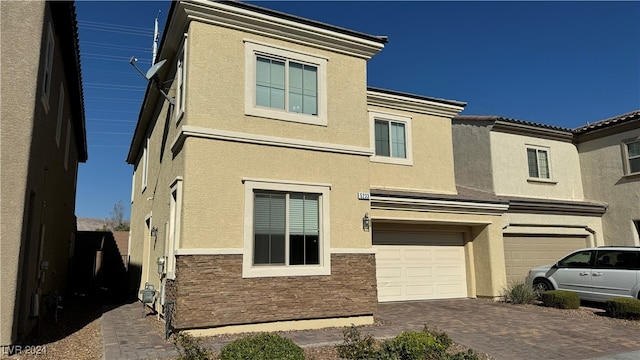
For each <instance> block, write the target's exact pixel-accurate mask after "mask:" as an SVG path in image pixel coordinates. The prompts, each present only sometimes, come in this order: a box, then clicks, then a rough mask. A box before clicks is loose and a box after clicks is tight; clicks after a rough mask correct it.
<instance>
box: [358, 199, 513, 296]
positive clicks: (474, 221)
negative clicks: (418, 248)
mask: <svg viewBox="0 0 640 360" xmlns="http://www.w3.org/2000/svg"><path fill="white" fill-rule="evenodd" d="M371 217H372V219H373V224H374V225H373V231H375V229H376V222H394V221H395V222H399V223H401V224H402V225H401V226H402V227H403V228H408V227H410V226H416V225H418V226H422V227H424V229H425V230H429V231H447V232H458V233H462V234H463V235H464V238H465V241H467V243H466V244H465V256H466V264H465V265H466V269H467V290H468V294H469V296H470V297H476V296H478V297H490V298H494V297H497V296H500V295H501V292H502V290H503V289H504V287H505V284H506V272H505V267H504V245H503V240H502V220H501V218H500V216H498V215H474V214H462V213H456V214H449V213H439V212H423V211H396V210H380V209H372V210H371ZM408 222H410V223H411V225H407V224H408ZM385 226H386V225H385Z"/></svg>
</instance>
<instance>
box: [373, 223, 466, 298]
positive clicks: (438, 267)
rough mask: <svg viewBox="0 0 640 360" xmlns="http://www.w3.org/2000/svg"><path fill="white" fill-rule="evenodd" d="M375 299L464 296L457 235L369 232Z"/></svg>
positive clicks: (462, 257)
mask: <svg viewBox="0 0 640 360" xmlns="http://www.w3.org/2000/svg"><path fill="white" fill-rule="evenodd" d="M373 239H374V246H375V247H376V249H377V252H376V269H377V280H378V300H379V301H381V302H385V301H402V300H425V299H442V298H452V297H466V296H467V284H466V270H465V255H464V247H463V238H462V235H461V234H435V233H402V232H396V233H376V232H374V233H373Z"/></svg>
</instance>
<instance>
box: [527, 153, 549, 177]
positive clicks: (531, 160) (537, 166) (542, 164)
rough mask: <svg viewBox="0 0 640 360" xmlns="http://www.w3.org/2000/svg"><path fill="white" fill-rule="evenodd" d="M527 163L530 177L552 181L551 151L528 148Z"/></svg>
mask: <svg viewBox="0 0 640 360" xmlns="http://www.w3.org/2000/svg"><path fill="white" fill-rule="evenodd" d="M527 162H528V164H529V177H530V178H534V179H550V178H551V172H550V169H549V150H548V149H544V148H535V147H527Z"/></svg>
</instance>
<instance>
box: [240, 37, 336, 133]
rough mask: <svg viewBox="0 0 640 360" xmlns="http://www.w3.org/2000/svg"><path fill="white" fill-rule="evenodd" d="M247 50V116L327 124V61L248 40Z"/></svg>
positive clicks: (246, 43)
mask: <svg viewBox="0 0 640 360" xmlns="http://www.w3.org/2000/svg"><path fill="white" fill-rule="evenodd" d="M245 49H246V53H245V56H246V58H245V61H246V85H245V86H246V90H245V97H246V99H245V113H246V114H247V115H254V116H260V117H266V118H273V119H278V120H286V121H294V122H301V123H308V124H315V125H326V123H327V116H326V96H327V94H326V63H327V60H326V59H324V58H321V57H316V56H314V55H310V54H306V53H301V52H297V51H292V50H284V49H280V48H276V47H272V46H269V45H263V44H258V43H254V42H248V41H246V42H245Z"/></svg>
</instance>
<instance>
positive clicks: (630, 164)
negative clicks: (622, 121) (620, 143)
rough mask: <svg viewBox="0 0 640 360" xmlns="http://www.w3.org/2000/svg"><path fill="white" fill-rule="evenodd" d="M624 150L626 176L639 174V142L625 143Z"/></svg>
mask: <svg viewBox="0 0 640 360" xmlns="http://www.w3.org/2000/svg"><path fill="white" fill-rule="evenodd" d="M625 148H626V151H625V153H626V161H627V174H638V173H640V140H636V141H632V142H627V143H626V144H625Z"/></svg>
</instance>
